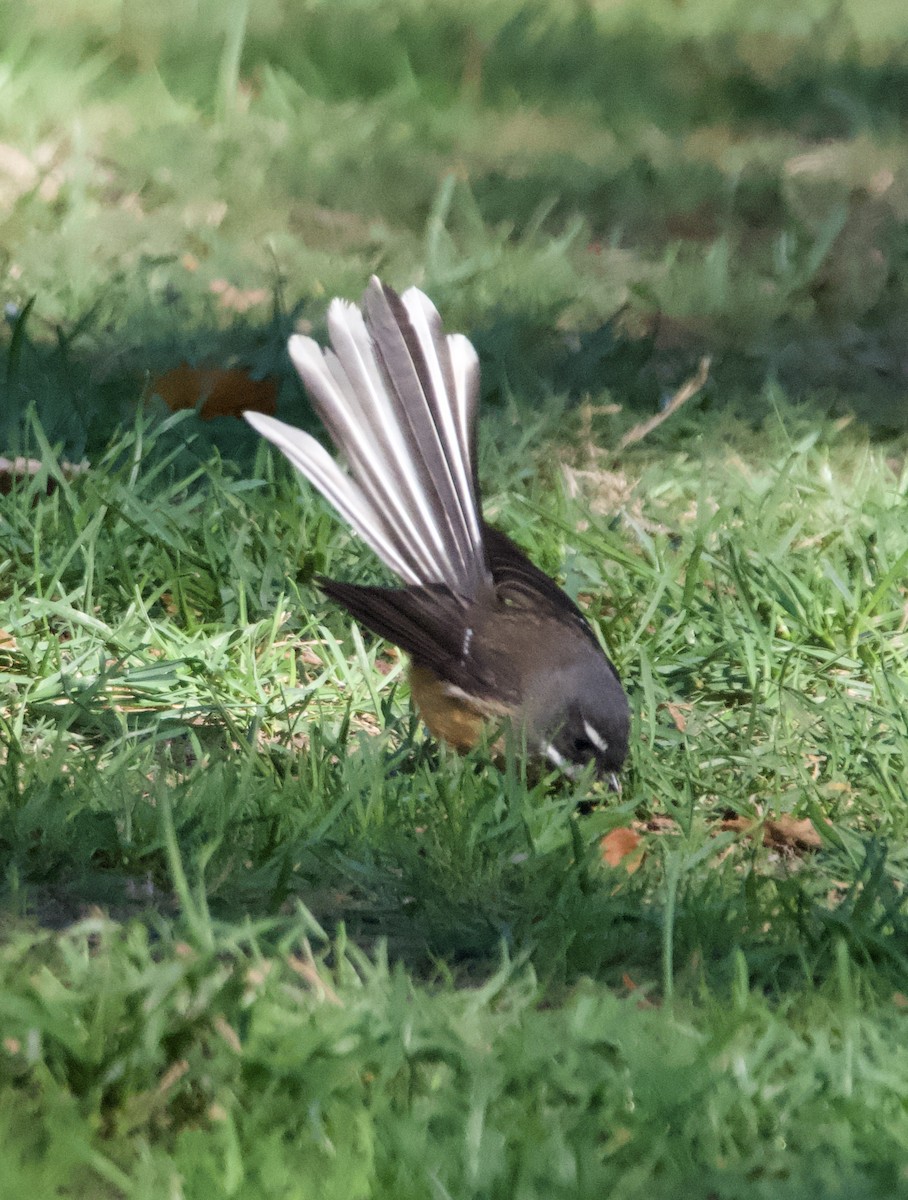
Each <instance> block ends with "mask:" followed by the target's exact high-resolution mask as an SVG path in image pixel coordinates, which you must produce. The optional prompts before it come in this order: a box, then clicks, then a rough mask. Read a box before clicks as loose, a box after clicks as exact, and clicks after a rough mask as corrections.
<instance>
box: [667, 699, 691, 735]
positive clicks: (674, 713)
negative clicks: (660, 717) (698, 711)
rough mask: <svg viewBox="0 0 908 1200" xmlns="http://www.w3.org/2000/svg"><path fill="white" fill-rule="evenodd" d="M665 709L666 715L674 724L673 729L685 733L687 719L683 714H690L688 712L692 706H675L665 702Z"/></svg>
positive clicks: (671, 702) (670, 702)
mask: <svg viewBox="0 0 908 1200" xmlns="http://www.w3.org/2000/svg"><path fill="white" fill-rule="evenodd" d="M665 707H666V709H667V710H668V715H669V716H670V717H671V719H672V720H673V721H674V722H675V728H676V729H677V730H678V732H679V733H686V732H687V717H686V716H685V715H684V714H685V712H690V710H691V709H692V708H693V705H692V704H676V703H675V702H674V701H672V700H669V701H667V702H666V705H665Z"/></svg>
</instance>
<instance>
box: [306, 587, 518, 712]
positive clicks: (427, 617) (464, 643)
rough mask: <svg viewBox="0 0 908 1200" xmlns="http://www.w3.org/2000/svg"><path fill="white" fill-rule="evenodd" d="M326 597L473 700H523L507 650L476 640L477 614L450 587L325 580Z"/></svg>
mask: <svg viewBox="0 0 908 1200" xmlns="http://www.w3.org/2000/svg"><path fill="white" fill-rule="evenodd" d="M318 585H319V587H320V588H321V589H322V591H323V592H324V593H325V595H326V596H328V597H330V599H332V600H334V601H335V602H336V603H337V604H339V605H341V607H342V608H345V609H346V610H347V612H349V613H350V614H351V615H352V616H354V617H355V618H356V620H357V621H359V622H360V624H361V625H365V627H366V628H367V629H371V630H372V632H373V633H377V634H378V635H379V636H380V637H383V638H387V640H388V641H389V642H393V643H394V645H395V646H400V648H401V649H402V650H406V652H407V653H408V654H409V655H410V656H411V658H412V659H413V662H414V663H416V664H417V665H418V666H422V667H428V669H429V670H430V671H431V672H432V673H433V674H434V675H437V676H438V678H439V679H441V680H443V681H444V682H445V683H449V684H452V685H453V686H454V687H456V688H459V689H460V690H461V691H462V692H464V693H465V694H466V695H467V696H480V697H483V698H484V699H490V700H494V701H498V702H502V703H514V702H515V701H516V700H517V699H518V697H519V692H518V690H517V685H516V680H515V679H514V678H513V672H512V669H511V662H510V658H509V656H508V654H507V648H506V647H500V646H498V645H497V644H496V645H493V646H491V647H489V646H485V645H484V642H483V639H482V637H481V636H476V630H475V629H474V627H473V618H474V617H475V616H476V610H475V609H473V608H469V607H465V606H464V604H463V602H462V601H461V600H460V599H459V598H458V597H456V596H454V595H453V594H452V593H451V592H450V591H449V590H448V589H447V588H445V587H441V586H439V587H427V588H419V587H411V588H383V587H362V586H360V585H358V584H355V583H341V582H339V581H338V580H336V579H319V580H318Z"/></svg>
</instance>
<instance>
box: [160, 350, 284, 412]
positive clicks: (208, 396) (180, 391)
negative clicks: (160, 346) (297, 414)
mask: <svg viewBox="0 0 908 1200" xmlns="http://www.w3.org/2000/svg"><path fill="white" fill-rule="evenodd" d="M152 390H153V391H154V392H156V393H157V395H159V396H160V397H161V399H162V400H163V401H164V403H165V404H166V405H167V407H168V408H169V409H170V410H171V411H172V412H176V411H177V410H178V409H181V408H195V407H196V406H197V405H198V404H200V403H201V415H202V418H203V419H204V420H206V421H210V420H211V418H212V417H238V416H240V414H241V413H242V412H244V411H245V410H246V409H250V410H251V411H252V412H260V413H265V414H266V415H267V416H273V414H274V412H275V409H276V408H277V380H276V379H272V378H271V377H270V376H266V377H265V378H264V379H253V378H252V377H251V376H250V375H249V373H248V372H247V371H244V370H242V368H240V367H229V368H223V367H191V366H190V365H189V363H187V362H182V363H180V365H179V366H177V367H174V368H173V370H171V371H166V372H165V373H164V374H163V375H159V376H158V378H157V379H155V380H154V381H153V384H152Z"/></svg>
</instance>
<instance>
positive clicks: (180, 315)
mask: <svg viewBox="0 0 908 1200" xmlns="http://www.w3.org/2000/svg"><path fill="white" fill-rule="evenodd" d="M0 21H2V28H3V29H4V39H3V45H2V48H0V62H2V68H3V71H2V80H0V137H2V139H3V144H2V146H0V254H2V260H3V285H2V289H3V299H4V301H5V302H6V303H7V305H8V306H9V307H8V319H9V321H11V322H12V323H13V325H14V326H15V323H16V319H17V314H21V313H22V311H23V309H24V306H25V305H26V303H27V302H28V301H29V300H30V299H31V298H33V297H34V306H33V308H32V309H31V311H30V312H29V314H28V317H27V320H26V321H24V322H22V326H21V327H16V334H17V337H16V339H15V351H16V353H15V354H14V355H13V356H11V359H10V364H9V369H8V371H7V379H6V397H7V402H6V404H5V405H4V412H3V417H2V420H3V425H2V426H0V434H2V440H3V441H5V442H6V443H7V444H10V443H13V442H15V441H16V438H17V432H18V430H19V428H20V426H19V423H18V417H19V415H20V414H21V410H22V408H23V407H24V406H27V404H28V403H29V402H30V401H35V402H36V403H38V404H39V406H40V409H41V414H42V419H43V421H44V423H45V427H46V428H47V431H48V432H49V433H50V434H51V437H52V440H53V439H63V440H64V441H65V442H66V444H67V448H68V452H69V453H71V454H73V455H76V456H78V455H79V453H80V452H81V450H82V449H83V448H86V447H87V448H91V447H95V446H97V445H98V444H102V443H103V441H104V440H105V438H106V436H107V434H108V432H109V430H110V428H111V425H112V423H113V422H114V421H115V420H116V419H118V418H119V417H120V416H122V415H123V408H124V405H126V406H127V407H128V404H129V403H132V402H134V400H135V393H136V391H137V390H141V388H142V386H143V381H147V377H148V374H149V373H150V374H151V376H152V378H154V377H156V375H157V373H158V372H160V371H161V370H163V369H165V368H167V367H170V366H173V365H174V364H175V363H176V362H179V361H182V360H183V359H188V360H189V361H190V362H196V361H199V360H201V359H206V360H212V359H216V360H218V361H220V362H221V363H222V364H224V363H226V362H227V361H228V360H239V361H241V362H242V363H243V365H244V366H246V367H247V368H248V369H250V370H251V371H252V372H253V374H255V375H256V376H258V375H262V374H265V373H267V372H276V373H277V374H278V375H279V376H280V377H284V375H285V366H284V360H283V352H282V345H283V340H284V335H285V333H286V330H287V327H288V325H289V324H291V323H292V322H293V321H294V320H297V319H299V318H300V317H301V316H303V317H304V319H309V320H312V321H314V322H315V323H316V324H319V323H320V322H321V319H322V313H323V311H324V307H325V301H326V299H327V298H328V297H330V296H331V295H333V294H335V293H340V294H344V295H350V296H356V295H357V294H358V293H359V291H360V289H361V287H362V284H363V280H364V279H365V278H366V276H367V275H368V273H370V272H373V271H378V272H381V273H382V275H383V276H385V277H386V278H388V279H389V280H390V281H391V282H392V283H396V284H401V285H402V284H405V283H409V282H417V283H419V284H420V285H422V286H423V287H424V288H425V289H426V290H428V291H429V292H430V294H431V295H432V296H433V297H434V298H435V300H436V302H437V303H438V304H439V306H440V307H441V309H442V311H443V312H444V314H445V318H446V320H447V322H448V324H449V326H450V327H452V328H463V329H465V330H466V331H468V332H469V333H470V334H471V335H472V336H473V338H474V340H475V341H476V342H477V345H478V347H479V349H480V353H481V356H482V358H483V361H484V364H485V375H484V388H485V392H486V395H487V397H494V396H496V395H501V394H502V393H504V392H507V391H508V390H512V391H518V392H520V393H521V394H524V395H526V394H527V393H529V394H531V395H533V394H535V395H537V396H538V395H544V394H546V393H549V392H551V391H555V392H557V393H559V394H562V395H571V396H582V395H584V394H586V393H593V394H594V395H596V394H600V393H602V392H604V391H607V390H609V389H617V390H619V391H620V393H621V400H622V401H623V402H627V401H628V400H631V401H634V400H636V401H637V402H638V403H641V404H643V405H645V406H647V407H649V408H652V407H653V406H654V405H655V404H658V402H659V398H660V396H661V395H662V394H663V392H664V391H665V390H666V389H667V388H668V387H670V386H672V385H674V384H676V383H677V382H678V380H679V378H680V377H682V376H683V374H684V372H685V371H686V370H688V369H689V368H690V366H691V364H693V363H695V362H696V360H697V358H698V357H699V355H700V354H701V353H702V352H703V351H704V350H709V351H710V352H711V353H712V354H713V381H714V387H713V388H712V395H713V397H714V399H715V400H716V402H717V403H720V404H721V405H723V406H734V405H739V406H742V407H745V408H746V410H747V412H748V413H749V414H751V415H758V413H759V411H760V409H761V408H764V409H765V402H763V403H761V402H760V401H759V399H758V397H759V395H760V393H761V390H762V389H763V386H764V384H765V383H766V382H767V381H768V380H769V381H778V382H779V383H780V384H781V385H782V387H783V388H784V390H785V391H786V392H787V394H788V395H789V396H791V397H793V398H795V399H798V400H804V399H811V400H812V401H813V402H815V403H817V404H819V405H820V406H822V407H824V408H826V409H828V408H835V409H836V410H838V411H845V410H850V409H853V408H854V409H856V410H857V411H859V412H860V414H861V415H862V416H863V417H865V418H866V419H867V420H868V421H870V422H871V423H872V424H873V425H874V426H875V427H876V428H879V429H884V430H885V429H901V428H904V425H905V420H906V406H905V403H904V397H905V389H906V383H908V363H906V355H905V351H904V334H903V331H904V328H905V322H906V316H908V313H906V308H908V301H906V274H908V235H906V219H908V147H906V142H905V138H904V127H905V119H906V115H908V65H906V59H908V53H906V44H908V18H906V17H905V14H904V11H903V6H902V5H901V4H899V3H897V2H895V0H874V2H872V3H865V4H860V5H858V4H848V3H844V2H842V0H835V2H831V0H809V2H808V3H803V4H799V5H798V6H797V7H796V8H792V7H791V6H790V5H786V4H782V3H773V2H769V0H765V2H761V3H759V4H744V3H740V2H739V0H737V2H730V0H729V2H727V3H709V4H706V3H681V2H672V0H646V2H645V3H633V4H630V3H608V4H596V3H591V2H587V0H576V2H574V3H566V4H562V5H547V4H544V3H525V2H523V0H521V2H520V3H517V2H516V0H503V2H502V3H500V4H496V5H490V4H488V3H484V2H483V3H479V2H475V0H473V2H470V0H467V2H466V3H456V4H455V3H452V2H450V0H442V2H440V3H436V4H432V5H427V4H425V3H423V2H422V0H382V2H381V3H379V2H377V0H347V2H345V3H344V4H342V5H338V4H328V3H318V2H310V3H306V4H286V3H277V2H275V0H263V2H260V3H256V4H249V3H247V2H244V0H232V2H231V3H225V4H215V3H209V2H207V0H202V2H200V3H196V4H191V5H186V4H183V3H176V2H173V3H164V4H160V5H154V6H149V5H145V4H141V3H138V2H128V3H127V2H113V0H107V2H102V0H98V2H88V3H71V4H69V3H68V4H13V3H8V2H4V3H2V4H0ZM9 332H10V331H8V336H9ZM29 352H32V353H34V354H36V355H37V356H38V357H39V358H40V360H41V370H40V371H37V372H32V371H26V372H25V374H27V375H28V376H29V378H28V382H27V384H26V383H23V382H22V380H23V369H22V362H23V356H27V354H28V353H29ZM297 395H298V392H297V391H296V389H295V388H292V389H290V390H289V391H287V390H285V394H284V403H286V404H289V405H291V408H292V406H293V404H294V403H295V397H296V396H297ZM755 397H756V398H757V399H756V400H755ZM234 433H235V431H233V430H232V429H231V428H230V427H229V426H228V428H227V431H226V432H223V434H222V436H224V437H227V439H228V441H229V440H230V437H231V436H232V435H233V434H234Z"/></svg>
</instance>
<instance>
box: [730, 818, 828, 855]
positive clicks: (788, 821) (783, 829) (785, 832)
mask: <svg viewBox="0 0 908 1200" xmlns="http://www.w3.org/2000/svg"><path fill="white" fill-rule="evenodd" d="M722 828H723V829H724V830H726V831H731V832H734V833H742V834H744V836H745V837H746V836H748V835H749V834H751V833H753V832H754V831H755V830H757V829H759V830H760V831H761V834H762V838H763V845H764V846H769V847H770V849H772V850H788V851H804V850H819V849H820V847H821V846H822V845H823V840H822V838H821V837H820V835H819V834H818V833H817V831H816V828H815V826H814V824H813V822H812V821H811V820H810V819H809V818H808V817H805V818H804V819H803V820H800V821H799V820H797V819H796V818H795V817H786V816H783V817H776V818H774V819H773V818H769V817H767V818H766V820H764V821H751V820H750V819H749V818H748V817H727V818H726V819H725V820H724V821H723V822H722Z"/></svg>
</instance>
